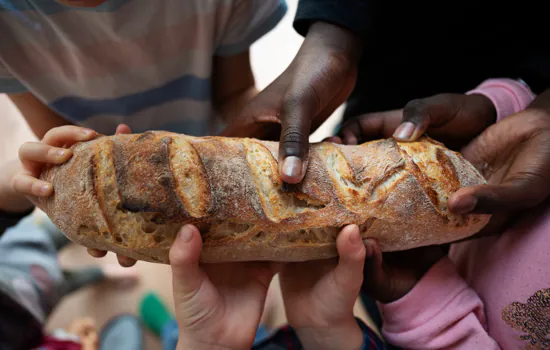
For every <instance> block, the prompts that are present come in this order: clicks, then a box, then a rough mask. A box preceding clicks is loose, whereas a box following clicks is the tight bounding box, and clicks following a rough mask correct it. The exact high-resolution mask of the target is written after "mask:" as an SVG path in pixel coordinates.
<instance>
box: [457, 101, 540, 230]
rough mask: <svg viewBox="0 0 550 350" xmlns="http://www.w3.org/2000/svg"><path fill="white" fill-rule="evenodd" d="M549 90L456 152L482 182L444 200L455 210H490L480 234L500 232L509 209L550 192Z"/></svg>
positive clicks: (521, 207) (530, 204) (535, 201)
mask: <svg viewBox="0 0 550 350" xmlns="http://www.w3.org/2000/svg"><path fill="white" fill-rule="evenodd" d="M549 97H550V93H549V92H547V93H545V94H542V95H541V96H539V97H538V98H537V99H536V100H535V101H534V102H533V104H532V105H531V106H530V107H529V108H527V109H525V110H524V111H522V112H519V113H516V114H514V115H512V116H509V117H507V118H506V119H504V120H502V121H499V122H498V123H496V124H495V125H493V126H491V127H490V128H488V129H487V130H485V131H484V132H483V133H482V134H481V135H479V136H478V137H477V138H476V139H475V140H474V141H472V142H471V143H470V144H469V145H467V146H466V147H465V148H464V149H463V150H462V153H463V154H464V157H465V158H466V159H468V160H469V161H470V162H471V163H472V164H473V165H474V166H475V167H476V168H477V169H479V170H480V171H481V173H482V174H483V176H484V177H485V178H486V179H487V182H488V184H487V185H481V186H474V187H467V188H462V189H460V190H458V191H457V192H456V193H454V194H453V195H452V196H451V197H450V198H449V209H450V210H451V211H453V212H456V213H461V214H465V213H470V212H474V213H489V214H493V216H492V218H491V222H490V223H489V225H488V227H487V228H486V229H484V231H483V234H486V233H487V234H488V233H493V232H497V231H499V230H501V229H502V228H503V225H505V224H506V223H507V222H508V220H509V219H510V218H513V217H515V216H517V215H513V214H515V213H518V212H521V211H523V210H526V209H529V208H533V207H535V206H536V205H538V204H540V203H541V202H542V201H544V200H545V199H546V198H548V195H549V194H550V109H549V108H548V107H549V106H547V105H546V103H548V104H550V99H549Z"/></svg>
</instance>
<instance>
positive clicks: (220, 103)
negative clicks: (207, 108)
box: [212, 50, 258, 122]
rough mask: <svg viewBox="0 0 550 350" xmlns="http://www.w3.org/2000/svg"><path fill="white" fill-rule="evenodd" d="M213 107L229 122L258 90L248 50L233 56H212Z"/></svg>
mask: <svg viewBox="0 0 550 350" xmlns="http://www.w3.org/2000/svg"><path fill="white" fill-rule="evenodd" d="M212 88H213V94H214V96H213V102H214V108H216V110H217V111H218V113H220V114H221V116H222V118H223V119H224V120H225V121H226V122H229V121H231V120H232V119H233V118H234V117H235V116H236V115H238V114H239V113H240V112H241V110H242V109H243V107H244V106H245V104H246V103H247V102H248V101H250V100H251V99H252V98H253V97H254V96H256V94H257V93H258V90H257V89H256V85H255V81H254V74H253V73H252V68H251V67H250V51H249V50H247V51H245V52H242V53H239V54H237V55H234V56H225V57H224V56H214V67H213V74H212Z"/></svg>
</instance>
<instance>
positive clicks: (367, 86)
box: [294, 0, 550, 118]
mask: <svg viewBox="0 0 550 350" xmlns="http://www.w3.org/2000/svg"><path fill="white" fill-rule="evenodd" d="M544 4H545V3H544V2H543V1H534V0H527V1H521V2H508V3H506V2H502V1H500V2H496V1H483V0H477V1H474V0H467V1H460V2H458V1H452V2H448V1H438V2H427V1H402V2H401V1H399V2H397V1H368V0H363V1H361V0H301V1H300V3H299V5H298V11H297V14H296V18H295V22H294V27H295V29H296V30H297V31H298V32H299V33H300V34H302V35H305V34H306V33H307V30H308V27H309V25H310V23H312V22H314V21H319V20H320V21H325V22H330V23H333V24H337V25H340V26H342V27H344V28H347V29H349V30H351V31H353V32H355V33H357V34H358V35H360V36H361V37H362V38H363V40H364V45H365V47H364V51H363V54H362V57H361V60H360V63H359V72H358V79H357V84H356V87H355V89H354V91H353V92H352V94H351V96H350V98H349V100H348V105H347V109H346V112H345V115H344V118H349V117H352V116H356V115H359V114H363V113H369V112H376V111H385V110H391V109H399V108H402V107H403V106H404V105H405V104H406V103H407V102H409V101H410V100H413V99H416V98H423V97H428V96H431V95H434V94H438V93H445V92H449V93H450V92H454V93H464V92H466V91H468V90H470V89H472V88H475V87H476V86H477V85H478V84H480V83H481V82H482V81H484V80H486V79H488V78H512V79H523V80H524V81H525V82H526V83H527V84H528V85H529V86H530V87H531V89H532V90H533V91H534V92H535V93H540V92H542V91H543V90H545V89H546V88H548V87H550V55H549V50H548V48H549V46H550V41H548V39H547V36H548V34H549V33H550V30H549V29H548V26H547V24H546V23H547V20H546V19H545V18H544V14H545V13H546V12H545V9H544V7H545V6H544Z"/></svg>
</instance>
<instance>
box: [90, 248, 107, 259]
mask: <svg viewBox="0 0 550 350" xmlns="http://www.w3.org/2000/svg"><path fill="white" fill-rule="evenodd" d="M87 250H88V254H90V255H91V256H93V257H94V258H103V257H104V256H105V255H107V251H105V250H97V249H92V248H88V249H87Z"/></svg>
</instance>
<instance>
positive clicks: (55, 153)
mask: <svg viewBox="0 0 550 350" xmlns="http://www.w3.org/2000/svg"><path fill="white" fill-rule="evenodd" d="M66 153H67V151H66V150H64V149H53V150H51V151H50V154H51V155H52V156H54V157H56V158H61V157H63V156H64V155H65V154H66Z"/></svg>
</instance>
